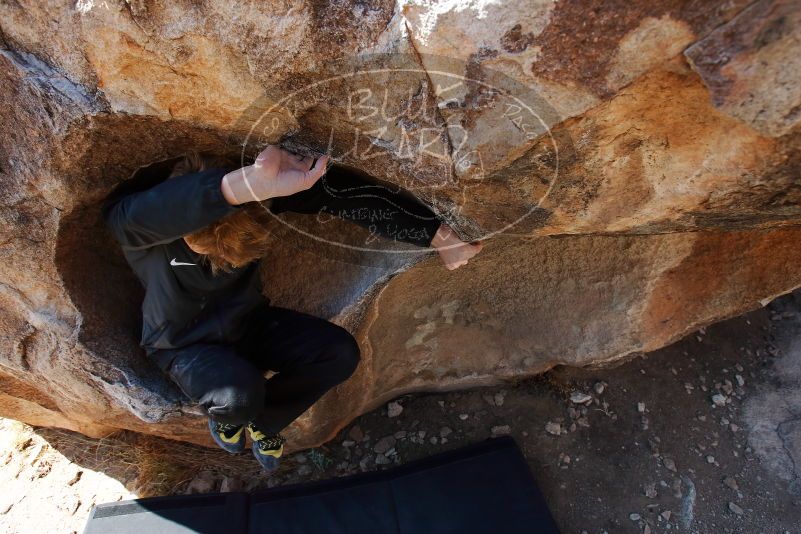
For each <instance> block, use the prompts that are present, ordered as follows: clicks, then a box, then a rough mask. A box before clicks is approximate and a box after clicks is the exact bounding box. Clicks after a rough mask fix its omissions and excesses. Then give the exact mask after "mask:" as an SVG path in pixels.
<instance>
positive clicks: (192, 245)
mask: <svg viewBox="0 0 801 534" xmlns="http://www.w3.org/2000/svg"><path fill="white" fill-rule="evenodd" d="M329 163H330V157H329V156H327V155H323V156H321V157H319V158H316V159H315V158H312V157H309V156H305V157H304V156H301V155H298V154H294V153H292V152H290V151H288V150H285V149H283V148H281V147H279V146H276V145H270V146H268V147H267V148H265V149H264V150H263V151H262V152H261V153H260V154H259V155H258V156H257V158H256V159H255V161H254V163H253V164H252V165H248V166H245V167H241V168H235V166H231V165H227V164H226V163H224V162H221V161H219V160H215V159H214V158H212V157H209V156H200V155H199V154H197V153H192V154H190V155H187V156H186V157H185V158H184V159H183V160H181V161H179V162H178V163H177V164H176V165H175V166H174V167H173V169H172V171H171V173H170V175H169V176H168V178H167V179H163V180H162V181H160V182H158V183H157V184H156V185H153V186H151V187H149V188H147V189H145V190H142V191H134V192H131V191H130V188H129V189H128V190H126V189H125V188H124V187H123V188H121V189H120V188H118V190H117V191H115V192H114V193H112V194H111V195H109V197H107V198H106V200H105V202H104V204H103V207H102V214H103V218H104V220H105V222H106V224H107V225H108V227H109V228H110V230H111V232H112V234H113V235H114V237H115V238H116V240H117V241H118V242H119V243H120V244H121V246H122V250H123V254H124V256H125V258H126V260H127V261H128V263H129V264H130V266H131V268H132V269H133V271H134V272H135V274H136V275H137V277H138V278H139V280H140V281H141V282H142V284H143V285H144V286H145V298H144V301H143V303H142V313H143V321H142V337H141V342H140V345H141V346H142V347H143V348H144V349H145V352H146V354H147V355H148V356H149V357H150V358H152V359H153V360H154V362H155V363H156V365H157V366H158V367H159V368H160V369H161V370H162V371H163V372H164V373H165V374H166V375H167V376H169V377H170V378H171V379H172V380H173V381H174V382H175V383H176V384H177V385H178V386H179V388H180V389H181V390H182V391H183V393H184V394H186V396H187V397H189V398H190V399H191V400H192V401H193V402H196V403H198V404H199V406H200V407H201V409H202V410H203V411H204V413H205V414H206V415H207V416H208V427H209V430H210V432H211V435H212V438H213V439H214V441H215V442H216V443H217V444H218V445H219V446H220V447H222V448H223V449H224V450H226V451H228V452H231V453H239V452H241V451H243V450H244V447H245V429H247V433H248V434H249V435H250V438H251V442H252V446H251V450H252V452H253V454H254V456H255V457H256V459H257V460H258V461H259V463H260V464H261V466H262V467H263V468H264V469H265V470H267V471H273V470H275V469H276V468H277V467H278V465H279V462H280V458H281V454H282V453H283V449H284V443H285V442H286V439H285V438H284V436H282V435H281V433H280V432H281V431H282V430H283V429H284V428H286V427H287V426H288V425H289V424H290V423H291V422H292V421H294V420H295V419H296V418H297V417H298V416H300V415H301V414H302V413H303V412H304V411H306V409H307V408H309V407H310V406H311V405H312V404H314V403H315V402H316V401H317V400H318V399H319V398H320V397H321V396H322V395H323V394H324V393H325V392H326V391H328V390H329V389H330V388H332V387H334V386H335V385H337V384H339V383H341V382H343V381H344V380H346V379H347V378H349V377H350V376H351V375H352V374H353V372H354V371H355V369H356V368H357V365H358V363H359V360H360V357H361V356H360V351H359V346H358V344H357V342H356V340H355V339H354V337H353V336H352V335H351V334H350V333H349V332H348V331H347V330H345V329H344V328H342V327H340V326H338V325H335V324H334V323H332V322H329V321H327V320H324V319H322V318H318V317H314V316H312V315H308V314H305V313H301V312H298V311H293V310H290V309H286V308H282V307H278V306H273V305H272V304H270V302H269V299H267V298H266V297H264V295H263V293H262V286H261V278H260V276H259V270H258V262H256V261H254V260H257V259H258V258H259V257H261V256H263V255H264V254H265V252H266V248H267V246H268V243H267V242H268V237H269V234H268V233H267V232H266V231H264V223H265V220H264V217H265V215H269V214H268V213H267V211H266V210H269V211H270V212H271V213H273V214H278V213H282V212H287V211H292V212H298V213H308V214H319V213H322V212H325V213H328V214H332V215H336V216H338V217H340V218H343V219H347V220H351V221H352V222H354V223H356V224H359V225H361V226H364V227H367V228H369V229H370V230H371V231H373V232H376V233H378V234H380V235H382V236H385V237H390V238H393V237H394V238H395V239H397V240H399V241H403V242H405V243H410V244H413V245H415V246H418V247H431V248H433V249H436V251H437V253H438V255H439V257H440V258H441V260H442V261H443V262H444V264H445V266H446V268H448V269H455V268H457V267H459V266H461V265H464V264H465V263H467V262H468V260H469V259H470V258H472V257H473V256H474V255H476V254H477V253H478V252H479V251H480V250H481V243H480V242H476V243H465V242H463V241H462V240H461V239H459V237H458V236H457V235H456V233H455V232H454V231H453V230H452V229H451V228H450V227H449V226H448V225H447V224H445V223H441V222H440V221H439V220H438V219H437V217H436V216H435V214H434V213H433V212H432V211H431V210H430V209H428V208H427V207H426V206H425V205H423V204H422V203H420V202H417V201H416V200H414V199H413V198H411V197H407V196H403V195H401V194H399V193H393V192H391V191H390V190H389V189H387V188H383V187H375V188H370V189H371V194H369V195H365V194H363V193H362V192H361V191H359V190H358V189H359V188H363V187H364V186H365V185H367V183H366V182H364V181H363V180H361V179H360V178H357V177H355V176H353V175H352V174H351V173H348V172H347V171H344V172H343V171H341V170H339V169H337V168H336V167H334V168H332V169H331V170H332V172H328V174H327V175H326V177H325V179H321V178H322V177H323V175H324V174H326V172H327V171H328V167H329ZM168 170H169V169H168ZM333 171H337V172H333ZM120 190H121V191H122V192H120ZM365 207H366V208H369V210H373V211H375V212H379V211H380V213H381V214H382V216H380V217H370V218H365V217H363V216H357V214H360V213H361V214H362V215H363V214H364V210H363V208H365ZM265 208H266V209H265ZM268 370H270V371H274V372H276V374H275V375H273V376H271V377H270V378H269V379H265V374H266V372H267V371H268Z"/></svg>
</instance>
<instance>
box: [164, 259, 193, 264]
mask: <svg viewBox="0 0 801 534" xmlns="http://www.w3.org/2000/svg"><path fill="white" fill-rule="evenodd" d="M170 265H197V263H184V262H182V261H175V258H173V259H172V260H170Z"/></svg>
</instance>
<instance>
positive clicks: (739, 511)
mask: <svg viewBox="0 0 801 534" xmlns="http://www.w3.org/2000/svg"><path fill="white" fill-rule="evenodd" d="M729 510H731V511H732V512H733V513H734V514H736V515H743V513H744V512H743V509H742V508H740V507H739V506H737V505H736V504H734V503H733V502H729Z"/></svg>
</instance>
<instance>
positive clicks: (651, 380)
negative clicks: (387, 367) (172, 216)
mask: <svg viewBox="0 0 801 534" xmlns="http://www.w3.org/2000/svg"><path fill="white" fill-rule="evenodd" d="M0 428H2V429H3V435H4V438H5V439H4V440H3V442H2V449H1V450H0V464H4V465H2V466H0V483H2V487H3V489H4V492H3V493H4V494H6V495H5V500H4V501H3V502H0V527H2V530H3V532H24V533H28V532H70V531H73V532H80V531H81V530H82V529H83V524H84V521H85V519H86V517H87V516H88V513H89V510H90V508H91V505H92V503H94V502H107V501H114V500H118V499H122V498H130V497H131V496H132V495H141V496H146V495H154V494H168V493H186V492H206V491H232V490H240V489H252V488H257V487H263V486H274V485H277V484H281V485H283V484H292V483H295V482H300V481H305V480H310V479H324V478H330V477H334V476H342V475H346V474H350V473H355V472H361V471H371V470H376V469H386V468H391V467H392V466H393V465H396V464H400V463H404V462H406V461H409V460H414V459H417V458H420V457H423V456H427V455H430V454H432V453H435V452H439V451H443V450H448V449H452V448H457V447H460V446H462V445H465V444H468V443H473V442H476V441H480V440H484V439H486V438H489V437H492V436H493V435H500V434H506V433H509V434H511V435H512V436H513V437H514V438H515V440H516V441H517V443H518V444H519V446H520V448H521V449H522V451H523V453H524V455H525V457H526V458H527V459H528V461H529V465H530V467H531V469H532V472H533V474H534V476H535V478H536V480H537V481H538V484H539V486H540V488H541V490H542V492H543V494H544V496H545V498H546V500H547V502H548V504H549V506H550V508H551V510H552V512H553V515H554V517H555V519H556V521H557V523H558V524H559V526H560V528H561V529H562V530H563V531H564V532H570V533H577V534H578V533H583V532H586V533H588V534H589V533H602V532H607V533H609V534H612V533H619V532H621V533H627V532H652V533H658V532H697V533H727V532H732V533H734V532H737V533H749V534H751V533H801V472H800V471H799V467H797V466H799V465H801V464H799V462H801V292H796V293H795V295H787V296H785V297H782V298H780V299H777V300H776V301H774V302H773V303H771V304H770V305H769V306H767V307H765V308H763V309H760V310H758V311H755V312H752V313H750V314H747V315H745V316H742V317H738V318H735V319H731V320H728V321H725V322H722V323H718V324H716V325H713V326H711V327H709V328H707V329H706V330H705V331H704V330H701V331H698V332H695V333H693V334H691V335H689V336H687V337H686V338H685V339H683V340H681V341H679V342H677V343H675V344H674V345H672V346H669V347H667V348H664V349H662V350H659V351H656V352H653V353H650V354H648V355H646V356H643V357H641V358H637V359H634V360H631V361H629V362H627V363H625V364H622V365H620V366H618V367H616V368H612V369H600V370H587V369H572V368H558V369H555V370H553V371H551V372H549V373H547V374H545V375H543V376H540V377H537V378H536V379H530V380H524V381H521V382H519V383H516V384H514V385H509V386H504V387H490V388H478V389H473V390H469V391H462V392H450V393H437V394H415V395H406V396H403V397H400V398H398V399H395V401H393V402H390V403H388V404H387V405H386V406H384V407H382V408H380V409H377V410H375V411H373V412H371V413H368V414H365V415H363V416H362V417H360V418H358V419H357V420H356V421H354V422H353V423H352V424H351V425H349V426H348V427H346V428H345V429H343V431H342V432H341V433H340V435H338V436H337V438H336V439H334V440H332V441H331V442H329V443H328V444H326V445H325V446H323V447H320V448H318V449H313V450H308V451H303V452H300V453H297V454H293V455H290V456H288V457H287V458H286V459H285V460H284V463H283V465H282V467H281V469H280V470H279V471H278V472H277V473H276V474H275V475H273V476H272V477H267V476H264V475H261V474H260V473H258V472H257V471H256V467H255V464H254V460H253V459H252V457H249V453H245V454H242V455H239V456H237V457H231V456H229V455H227V454H226V453H224V452H222V451H214V450H207V449H202V448H200V447H195V446H191V445H186V444H178V443H174V442H169V441H166V440H157V439H153V438H148V437H142V436H135V435H121V436H118V437H115V438H112V439H107V440H100V441H98V440H91V439H88V438H85V437H82V436H79V435H77V434H73V433H70V432H66V431H61V430H48V429H31V428H30V427H26V426H25V425H21V424H19V423H14V422H10V421H4V422H2V425H0ZM77 473H81V474H77ZM76 477H77V480H74V479H75V478H76ZM8 488H13V491H8ZM534 531H535V529H534V528H532V532H534Z"/></svg>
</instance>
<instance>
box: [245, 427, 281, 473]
mask: <svg viewBox="0 0 801 534" xmlns="http://www.w3.org/2000/svg"><path fill="white" fill-rule="evenodd" d="M248 432H249V433H250V439H251V441H253V445H252V446H251V448H252V449H253V456H255V457H256V460H258V462H259V464H260V465H261V467H262V469H264V470H265V471H275V470H276V469H278V464H280V463H281V454H283V452H284V443H285V442H286V438H284V437H283V436H282V435H281V434H274V435H272V436H268V435H266V434H265V433H264V432H261V431H260V430H259V429H257V428H256V426H255V425H254V424H253V423H248Z"/></svg>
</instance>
